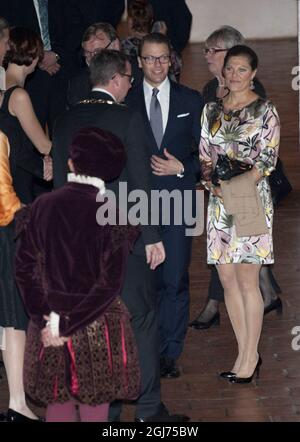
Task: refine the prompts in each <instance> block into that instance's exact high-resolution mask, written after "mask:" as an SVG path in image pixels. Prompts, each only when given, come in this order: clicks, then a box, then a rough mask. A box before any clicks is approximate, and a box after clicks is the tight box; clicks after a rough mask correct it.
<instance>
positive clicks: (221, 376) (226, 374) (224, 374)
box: [219, 371, 236, 379]
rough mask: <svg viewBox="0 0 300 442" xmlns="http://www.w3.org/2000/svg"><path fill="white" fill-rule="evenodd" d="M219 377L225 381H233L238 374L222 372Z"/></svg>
mask: <svg viewBox="0 0 300 442" xmlns="http://www.w3.org/2000/svg"><path fill="white" fill-rule="evenodd" d="M219 376H220V378H223V379H231V378H234V377H235V376H236V374H235V373H233V371H222V373H219Z"/></svg>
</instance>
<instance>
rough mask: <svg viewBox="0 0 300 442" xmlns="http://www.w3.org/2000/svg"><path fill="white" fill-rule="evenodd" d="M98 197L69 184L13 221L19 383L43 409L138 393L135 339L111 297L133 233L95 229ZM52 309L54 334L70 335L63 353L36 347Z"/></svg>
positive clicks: (114, 297)
mask: <svg viewBox="0 0 300 442" xmlns="http://www.w3.org/2000/svg"><path fill="white" fill-rule="evenodd" d="M97 192H98V189H97V188H96V187H93V186H90V185H85V184H78V183H68V184H66V185H65V186H64V187H62V188H61V189H59V190H56V191H55V192H52V193H50V194H47V195H43V196H41V197H40V198H38V199H37V200H36V201H35V202H34V203H33V204H32V205H31V206H30V207H28V208H26V209H25V210H24V212H23V216H22V215H21V217H20V219H19V228H18V231H19V232H20V233H19V240H18V247H17V255H16V279H17V283H18V286H19V288H20V291H21V295H22V297H23V300H24V303H25V307H26V309H27V312H28V314H29V316H30V318H31V323H30V325H29V330H28V338H27V346H26V354H25V384H26V390H27V393H29V395H30V396H31V397H33V399H35V400H39V401H40V402H42V403H46V404H47V403H51V402H64V401H66V400H68V396H70V395H71V396H73V397H75V398H77V399H78V400H80V401H81V402H83V403H89V404H96V403H102V402H106V401H112V400H114V399H118V398H119V399H125V398H129V396H130V398H132V397H133V396H134V395H137V393H138V391H137V385H138V382H137V380H138V363H137V356H136V351H135V345H134V339H133V336H132V333H131V329H130V324H129V315H128V312H127V309H126V307H125V306H124V305H123V303H122V301H121V300H120V299H119V297H118V295H119V294H120V292H121V289H122V284H123V281H124V275H125V270H126V261H127V257H128V254H129V252H130V250H131V248H132V247H133V244H134V242H135V240H136V238H137V237H138V234H139V232H138V230H137V228H135V227H126V226H124V227H123V226H108V225H107V226H100V225H98V223H97V221H96V212H97V209H98V208H99V205H100V203H97V202H96V195H97ZM51 311H54V312H56V313H58V314H59V315H60V335H61V336H71V337H72V339H71V340H70V341H69V343H68V344H65V345H64V347H59V348H53V347H47V348H43V347H42V345H41V342H40V330H41V329H42V328H43V327H44V326H45V320H44V319H43V315H48V314H49V313H50V312H51ZM66 373H67V376H66V375H65V374H66ZM116 377H118V379H116ZM131 377H133V378H134V379H135V380H134V382H133V383H132V378H131ZM116 381H117V384H118V385H117V386H116V384H115V386H114V388H113V387H112V385H113V384H114V383H115V382H116Z"/></svg>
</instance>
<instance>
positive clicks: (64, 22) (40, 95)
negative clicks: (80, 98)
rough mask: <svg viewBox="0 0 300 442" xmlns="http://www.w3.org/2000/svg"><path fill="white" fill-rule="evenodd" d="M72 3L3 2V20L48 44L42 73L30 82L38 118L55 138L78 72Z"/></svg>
mask: <svg viewBox="0 0 300 442" xmlns="http://www.w3.org/2000/svg"><path fill="white" fill-rule="evenodd" d="M71 3H72V2H69V1H67V0H48V1H47V0H22V1H19V0H9V1H3V2H0V16H2V17H5V18H6V20H8V22H9V23H10V25H11V26H22V27H26V28H29V29H32V30H34V31H36V32H37V33H38V34H40V35H41V38H42V40H43V43H44V51H45V53H44V58H43V60H42V62H41V63H40V64H39V69H37V70H36V72H35V73H34V74H33V75H32V76H31V77H30V78H29V79H28V81H27V82H26V89H27V91H28V93H29V94H30V97H31V100H32V103H33V106H34V109H35V112H36V114H37V117H38V119H39V121H40V123H41V124H42V126H43V127H44V126H45V124H46V123H47V124H48V128H49V131H50V134H51V131H52V127H53V123H54V120H55V118H56V117H57V115H59V114H60V113H61V112H63V111H64V110H65V105H66V93H67V86H68V79H69V77H70V76H71V75H72V74H73V73H74V72H75V70H76V64H77V58H76V54H77V52H76V50H77V49H78V46H79V45H80V39H79V40H78V39H77V40H76V39H74V31H73V29H74V26H73V23H72V21H71V17H72V13H71V6H72V5H71Z"/></svg>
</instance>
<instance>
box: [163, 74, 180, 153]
mask: <svg viewBox="0 0 300 442" xmlns="http://www.w3.org/2000/svg"><path fill="white" fill-rule="evenodd" d="M179 113H180V102H179V100H178V96H177V91H176V84H175V85H174V83H172V81H170V103H169V115H168V121H167V126H166V129H165V131H164V136H163V139H162V142H161V146H162V148H164V147H167V148H168V146H167V139H168V133H170V132H171V133H172V130H173V128H174V127H175V126H176V118H177V115H178V114H179Z"/></svg>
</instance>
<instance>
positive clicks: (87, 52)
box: [82, 39, 115, 58]
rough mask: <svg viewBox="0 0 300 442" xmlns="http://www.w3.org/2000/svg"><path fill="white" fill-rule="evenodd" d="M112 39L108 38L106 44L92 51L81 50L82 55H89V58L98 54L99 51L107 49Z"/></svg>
mask: <svg viewBox="0 0 300 442" xmlns="http://www.w3.org/2000/svg"><path fill="white" fill-rule="evenodd" d="M114 40H115V39H114ZM114 40H109V42H108V44H107V45H106V46H104V48H97V49H95V50H94V51H86V50H83V51H82V52H83V55H84V57H90V58H92V57H94V55H96V54H99V52H101V51H103V50H104V49H108V48H109V46H110V45H111V44H112V42H113V41H114Z"/></svg>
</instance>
